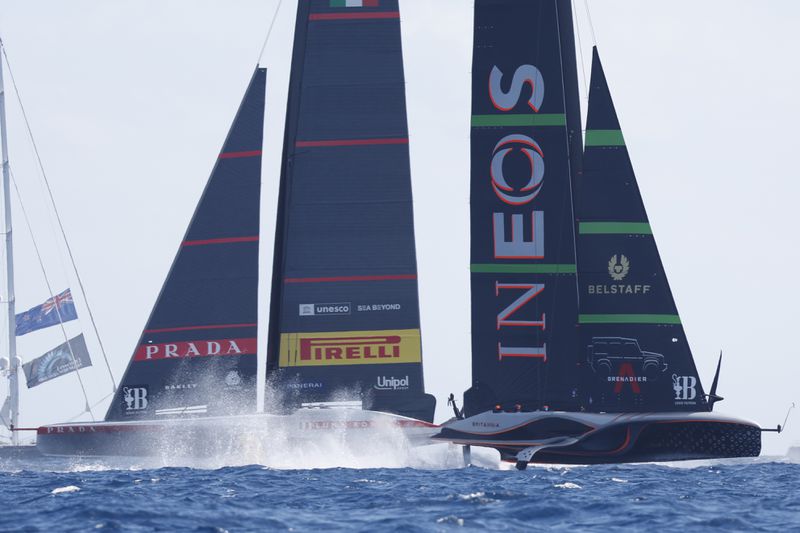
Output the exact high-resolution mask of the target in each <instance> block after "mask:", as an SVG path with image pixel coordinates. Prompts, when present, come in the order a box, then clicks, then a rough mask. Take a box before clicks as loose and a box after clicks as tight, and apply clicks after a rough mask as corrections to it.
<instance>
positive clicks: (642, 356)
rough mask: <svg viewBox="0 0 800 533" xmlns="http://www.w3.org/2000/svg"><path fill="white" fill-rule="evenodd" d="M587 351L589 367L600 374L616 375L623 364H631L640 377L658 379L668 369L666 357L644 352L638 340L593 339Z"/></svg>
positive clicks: (620, 338) (617, 338)
mask: <svg viewBox="0 0 800 533" xmlns="http://www.w3.org/2000/svg"><path fill="white" fill-rule="evenodd" d="M586 351H587V357H586V360H587V361H588V362H589V366H591V367H592V370H593V371H594V372H595V373H598V374H603V375H608V376H611V375H614V374H616V373H617V371H618V370H619V367H620V365H621V364H623V363H629V364H631V365H632V366H633V368H634V369H636V370H638V372H639V375H641V376H646V377H647V378H648V379H655V378H657V377H658V375H659V374H661V373H662V372H664V371H665V370H666V369H667V364H666V363H665V362H664V356H663V355H661V354H660V353H654V352H645V351H643V350H642V349H641V348H640V347H639V341H638V340H637V339H628V338H625V337H592V344H590V345H589V346H587V347H586Z"/></svg>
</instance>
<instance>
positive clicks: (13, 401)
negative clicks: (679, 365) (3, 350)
mask: <svg viewBox="0 0 800 533" xmlns="http://www.w3.org/2000/svg"><path fill="white" fill-rule="evenodd" d="M0 46H2V43H0ZM0 144H2V157H3V178H2V179H3V187H2V191H3V192H2V194H3V228H2V234H3V235H4V236H5V249H4V251H5V256H6V264H5V270H4V272H3V276H4V278H5V279H4V283H3V288H2V292H3V293H2V303H3V304H5V306H4V307H5V311H6V313H7V314H8V317H7V323H8V362H9V364H10V367H9V368H8V387H9V398H10V405H9V407H10V408H11V409H10V420H9V422H10V426H9V429H11V444H12V445H14V446H17V445H19V437H18V432H17V431H15V429H16V427H17V425H18V422H19V368H20V359H19V357H17V335H16V331H17V320H16V315H15V311H14V254H13V248H12V245H11V244H12V243H11V189H10V182H11V178H10V176H9V167H8V139H7V135H6V92H5V85H4V83H3V58H2V54H1V53H0Z"/></svg>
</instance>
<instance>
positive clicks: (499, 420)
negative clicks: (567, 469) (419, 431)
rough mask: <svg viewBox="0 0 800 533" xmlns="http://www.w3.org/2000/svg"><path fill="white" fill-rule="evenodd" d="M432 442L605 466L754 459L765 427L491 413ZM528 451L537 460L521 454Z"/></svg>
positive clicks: (661, 416)
mask: <svg viewBox="0 0 800 533" xmlns="http://www.w3.org/2000/svg"><path fill="white" fill-rule="evenodd" d="M433 438H434V440H443V441H449V442H453V443H455V444H463V445H471V446H484V447H489V448H494V449H496V450H498V451H499V452H500V456H501V459H502V460H504V461H511V462H516V463H518V466H521V465H520V464H519V463H520V462H522V463H525V462H531V463H544V464H606V463H636V462H654V461H684V460H692V459H716V458H724V457H755V456H758V455H759V454H760V453H761V429H760V428H759V427H758V426H757V425H756V424H754V423H751V422H747V421H744V420H740V419H736V418H731V417H726V416H722V415H718V414H715V413H625V414H619V413H567V412H548V411H537V412H531V413H524V412H521V413H505V412H491V411H488V412H485V413H481V414H478V415H475V416H472V417H470V418H467V419H464V420H453V421H451V422H448V423H446V424H444V425H443V426H442V430H441V432H439V433H438V434H437V435H435V436H434V437H433ZM523 452H527V453H529V454H532V456H531V457H526V456H524V455H521V454H522V453H523Z"/></svg>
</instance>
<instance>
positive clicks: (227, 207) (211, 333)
mask: <svg viewBox="0 0 800 533" xmlns="http://www.w3.org/2000/svg"><path fill="white" fill-rule="evenodd" d="M265 84H266V69H256V71H255V72H254V74H253V77H252V79H251V81H250V85H249V87H248V89H247V93H246V94H245V97H244V99H243V101H242V103H241V105H240V107H239V111H238V113H237V115H236V118H235V120H234V122H233V125H232V126H231V129H230V132H229V133H228V137H227V139H226V140H225V143H224V145H223V149H222V151H221V152H220V154H219V157H218V159H217V162H216V164H215V166H214V170H213V171H212V173H211V177H210V178H209V180H208V183H207V184H206V188H205V191H204V192H203V195H202V197H201V199H200V203H199V204H198V206H197V209H196V211H195V213H194V216H193V218H192V221H191V223H190V224H189V229H188V231H187V232H186V236H185V237H184V239H183V242H182V243H181V246H180V249H179V250H178V254H177V256H176V258H175V260H174V262H173V264H172V268H171V269H170V272H169V275H168V276H167V280H166V282H165V283H164V286H163V287H162V289H161V294H160V295H159V297H158V300H157V301H156V304H155V307H154V308H153V311H152V313H151V315H150V318H149V319H148V321H147V326H146V327H145V330H144V332H143V333H142V336H141V338H140V340H139V343H138V345H137V347H136V350H135V352H134V355H133V357H132V359H131V362H130V363H129V365H128V369H127V370H126V372H125V376H124V377H123V379H122V383H121V385H120V387H119V390H118V391H117V394H116V397H115V398H114V401H113V402H112V403H111V406H110V408H109V411H108V414H107V415H106V419H107V420H128V419H153V418H164V417H170V416H192V415H195V416H204V415H218V414H229V413H241V412H254V411H255V410H256V388H255V381H256V330H257V327H256V323H257V309H258V298H257V293H258V236H259V194H260V188H261V149H262V136H263V133H262V131H263V126H264V91H265Z"/></svg>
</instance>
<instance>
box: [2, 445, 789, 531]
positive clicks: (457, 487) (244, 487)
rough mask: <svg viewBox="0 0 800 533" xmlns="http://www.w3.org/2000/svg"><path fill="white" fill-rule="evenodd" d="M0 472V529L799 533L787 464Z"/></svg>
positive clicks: (45, 467)
mask: <svg viewBox="0 0 800 533" xmlns="http://www.w3.org/2000/svg"><path fill="white" fill-rule="evenodd" d="M31 466H32V465H27V466H26V467H25V468H23V469H18V470H15V469H14V468H13V465H10V464H8V465H5V471H3V472H0V483H2V490H1V491H0V509H2V512H0V529H1V530H3V531H11V530H15V531H17V530H25V531H48V530H50V531H67V530H90V529H91V530H95V529H99V530H103V529H110V530H124V531H153V530H160V531H164V530H184V531H265V530H276V531H278V530H291V531H312V530H347V531H350V530H352V531H382V532H383V531H455V530H478V529H480V530H483V529H487V530H507V531H525V530H528V531H529V530H537V529H545V528H546V529H559V530H607V529H609V528H613V529H621V528H630V529H633V530H644V529H650V528H652V529H653V530H654V531H655V530H670V531H684V530H691V531H707V530H712V529H716V530H722V531H786V530H789V531H791V530H794V531H800V464H792V463H789V462H786V461H785V460H780V459H776V460H774V461H770V460H769V459H764V458H761V459H758V460H747V461H731V462H724V461H722V462H719V461H717V462H704V463H694V464H686V465H678V464H673V465H654V464H643V465H625V466H592V467H533V466H532V467H530V468H528V470H527V471H524V472H518V471H516V470H500V469H498V468H497V467H496V466H495V467H469V468H427V469H422V468H370V469H358V468H326V469H309V470H301V469H293V470H288V469H275V468H267V467H264V466H260V465H249V466H237V467H224V468H217V469H202V468H187V467H165V468H153V469H150V468H148V469H139V468H138V467H134V468H131V467H129V468H123V469H110V468H108V467H105V466H100V465H81V464H72V465H66V466H65V465H58V464H55V463H53V464H49V463H46V462H44V463H42V464H39V465H38V466H37V468H36V469H32V468H31Z"/></svg>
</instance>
